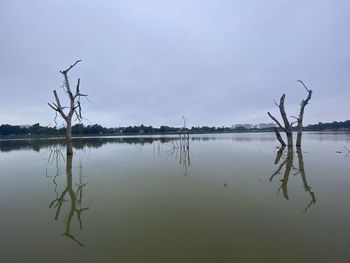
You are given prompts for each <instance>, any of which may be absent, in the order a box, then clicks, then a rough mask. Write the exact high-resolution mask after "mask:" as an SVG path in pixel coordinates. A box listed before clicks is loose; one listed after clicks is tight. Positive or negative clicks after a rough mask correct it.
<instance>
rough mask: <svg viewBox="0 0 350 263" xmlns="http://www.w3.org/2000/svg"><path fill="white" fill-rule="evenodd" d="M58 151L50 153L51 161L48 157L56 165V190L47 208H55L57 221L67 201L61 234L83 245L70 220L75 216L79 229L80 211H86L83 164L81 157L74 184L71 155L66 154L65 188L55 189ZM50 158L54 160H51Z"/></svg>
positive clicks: (57, 173)
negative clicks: (74, 183)
mask: <svg viewBox="0 0 350 263" xmlns="http://www.w3.org/2000/svg"><path fill="white" fill-rule="evenodd" d="M60 154H61V153H60V151H58V150H54V151H52V152H51V154H50V158H51V161H50V159H49V163H50V162H51V164H52V163H55V167H56V173H55V176H54V180H53V182H54V184H55V192H56V198H55V199H54V200H53V201H52V202H51V203H50V205H49V208H52V209H54V210H55V221H57V220H58V219H59V217H60V214H61V211H62V207H64V203H65V202H69V205H68V212H67V214H66V217H65V220H64V222H65V229H64V233H63V234H62V235H63V236H66V237H68V238H69V239H71V240H73V241H75V242H76V243H77V244H79V245H80V246H84V244H83V243H82V242H80V241H79V240H78V239H77V238H76V237H75V235H74V234H72V230H71V228H72V220H73V218H74V216H76V219H77V222H78V224H79V229H80V230H82V229H83V224H82V218H81V216H82V213H83V212H85V211H87V210H88V209H89V207H83V198H84V187H85V186H86V183H83V166H82V158H81V160H80V165H79V171H78V178H77V183H76V186H75V187H74V185H73V171H72V170H73V169H72V166H73V155H67V158H66V170H65V175H66V184H65V188H64V189H63V191H61V193H59V192H58V191H57V188H58V185H57V183H56V178H57V176H58V175H60V162H61V160H62V158H60V157H57V155H60ZM52 158H53V160H54V161H52Z"/></svg>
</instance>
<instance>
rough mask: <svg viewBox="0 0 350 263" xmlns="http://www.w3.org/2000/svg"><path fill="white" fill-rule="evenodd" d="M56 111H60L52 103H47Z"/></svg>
mask: <svg viewBox="0 0 350 263" xmlns="http://www.w3.org/2000/svg"><path fill="white" fill-rule="evenodd" d="M47 104H48V105H49V106H50V107H51V108H52V109H53V110H54V111H58V109H57V108H55V107H54V106H52V105H51V104H50V103H47Z"/></svg>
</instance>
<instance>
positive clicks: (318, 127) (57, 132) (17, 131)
mask: <svg viewBox="0 0 350 263" xmlns="http://www.w3.org/2000/svg"><path fill="white" fill-rule="evenodd" d="M184 129H185V131H186V132H188V133H192V134H194V133H228V132H259V131H273V128H272V127H271V128H246V127H243V126H238V127H234V128H232V127H209V126H198V127H191V128H183V127H169V126H160V127H159V128H156V127H153V126H145V125H143V124H142V125H139V126H127V127H115V128H106V127H103V126H101V125H99V124H94V125H87V126H85V125H84V124H76V125H73V126H72V134H73V135H76V136H77V135H136V134H146V135H147V134H177V133H181V132H183V131H184ZM339 129H345V130H350V120H346V121H333V122H328V123H323V122H319V123H317V124H310V125H307V126H305V127H303V130H305V131H324V130H339ZM294 131H296V128H295V129H294ZM66 132H67V129H66V127H62V128H56V127H47V126H41V125H40V124H39V123H36V124H34V125H31V126H20V125H9V124H3V125H1V126H0V136H41V135H47V136H64V135H65V134H66Z"/></svg>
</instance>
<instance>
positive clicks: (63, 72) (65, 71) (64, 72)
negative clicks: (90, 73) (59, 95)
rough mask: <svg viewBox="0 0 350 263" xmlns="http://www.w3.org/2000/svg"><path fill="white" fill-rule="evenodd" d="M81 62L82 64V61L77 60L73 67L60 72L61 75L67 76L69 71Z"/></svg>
mask: <svg viewBox="0 0 350 263" xmlns="http://www.w3.org/2000/svg"><path fill="white" fill-rule="evenodd" d="M79 62H81V59H79V60H77V61H76V62H75V63H74V64H73V65H71V66H70V67H69V68H67V69H66V70H62V71H60V73H62V74H67V73H68V71H70V70H71V69H72V68H73V67H74V66H75V65H76V64H78V63H79Z"/></svg>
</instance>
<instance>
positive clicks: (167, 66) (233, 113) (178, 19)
mask: <svg viewBox="0 0 350 263" xmlns="http://www.w3.org/2000/svg"><path fill="white" fill-rule="evenodd" d="M349 10H350V1H348V0H344V1H341V0H329V1H322V0H309V1H308V0H306V1H305V0H303V1H301V0H294V1H285V0H278V1H277V0H274V1H271V0H264V1H246V0H236V1H233V0H176V1H170V0H163V1H161V0H125V1H120V0H114V1H112V0H110V1H107V0H99V1H89V0H79V1H75V0H70V1H66V0H59V1H57V0H50V1H44V0H42V1H38V0H31V1H26V0H23V1H18V0H0V34H1V35H0V36H1V38H0V40H1V41H0V124H1V123H9V124H34V123H40V124H41V125H45V126H46V125H51V126H53V125H54V121H53V119H54V112H53V110H51V109H50V108H49V106H48V105H47V103H48V102H53V101H54V97H53V93H52V92H53V90H54V89H56V90H57V91H58V92H59V94H60V97H62V98H61V100H64V93H63V89H62V85H63V78H62V74H60V73H59V71H60V70H64V69H66V68H68V67H69V66H70V65H71V64H73V63H74V62H75V61H76V60H77V59H81V60H82V62H81V63H79V64H78V65H77V66H76V67H74V68H73V69H72V70H71V71H70V82H71V85H73V86H75V85H76V81H77V78H78V77H80V78H81V85H80V88H81V92H82V93H86V94H88V95H89V100H90V101H87V100H83V103H82V105H83V117H84V118H85V119H84V121H83V123H84V124H85V125H91V124H95V123H98V124H101V125H103V126H107V127H117V126H129V125H132V126H133V125H141V124H144V125H153V126H155V127H157V126H160V125H168V126H181V125H182V116H185V117H186V119H187V124H188V126H202V125H208V126H231V125H232V124H237V123H253V124H257V123H262V122H271V120H270V119H269V117H268V115H267V111H271V113H273V114H274V115H275V116H278V117H279V112H278V109H277V107H276V106H275V104H274V100H277V101H278V100H279V98H280V96H281V95H282V94H283V93H286V101H285V104H286V110H287V114H288V115H298V111H299V103H300V101H301V100H302V99H303V98H306V96H307V93H306V91H305V89H304V88H303V87H302V86H301V85H300V83H298V82H297V80H298V79H301V80H303V81H304V82H305V84H306V85H307V86H308V87H309V88H310V89H312V90H313V91H314V93H313V97H312V99H311V101H310V104H309V105H308V106H307V108H306V109H305V117H304V123H305V124H309V123H318V122H328V121H333V120H347V119H350V116H349V113H350V103H349V99H350V11H349ZM62 123H63V122H62V121H59V124H62Z"/></svg>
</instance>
